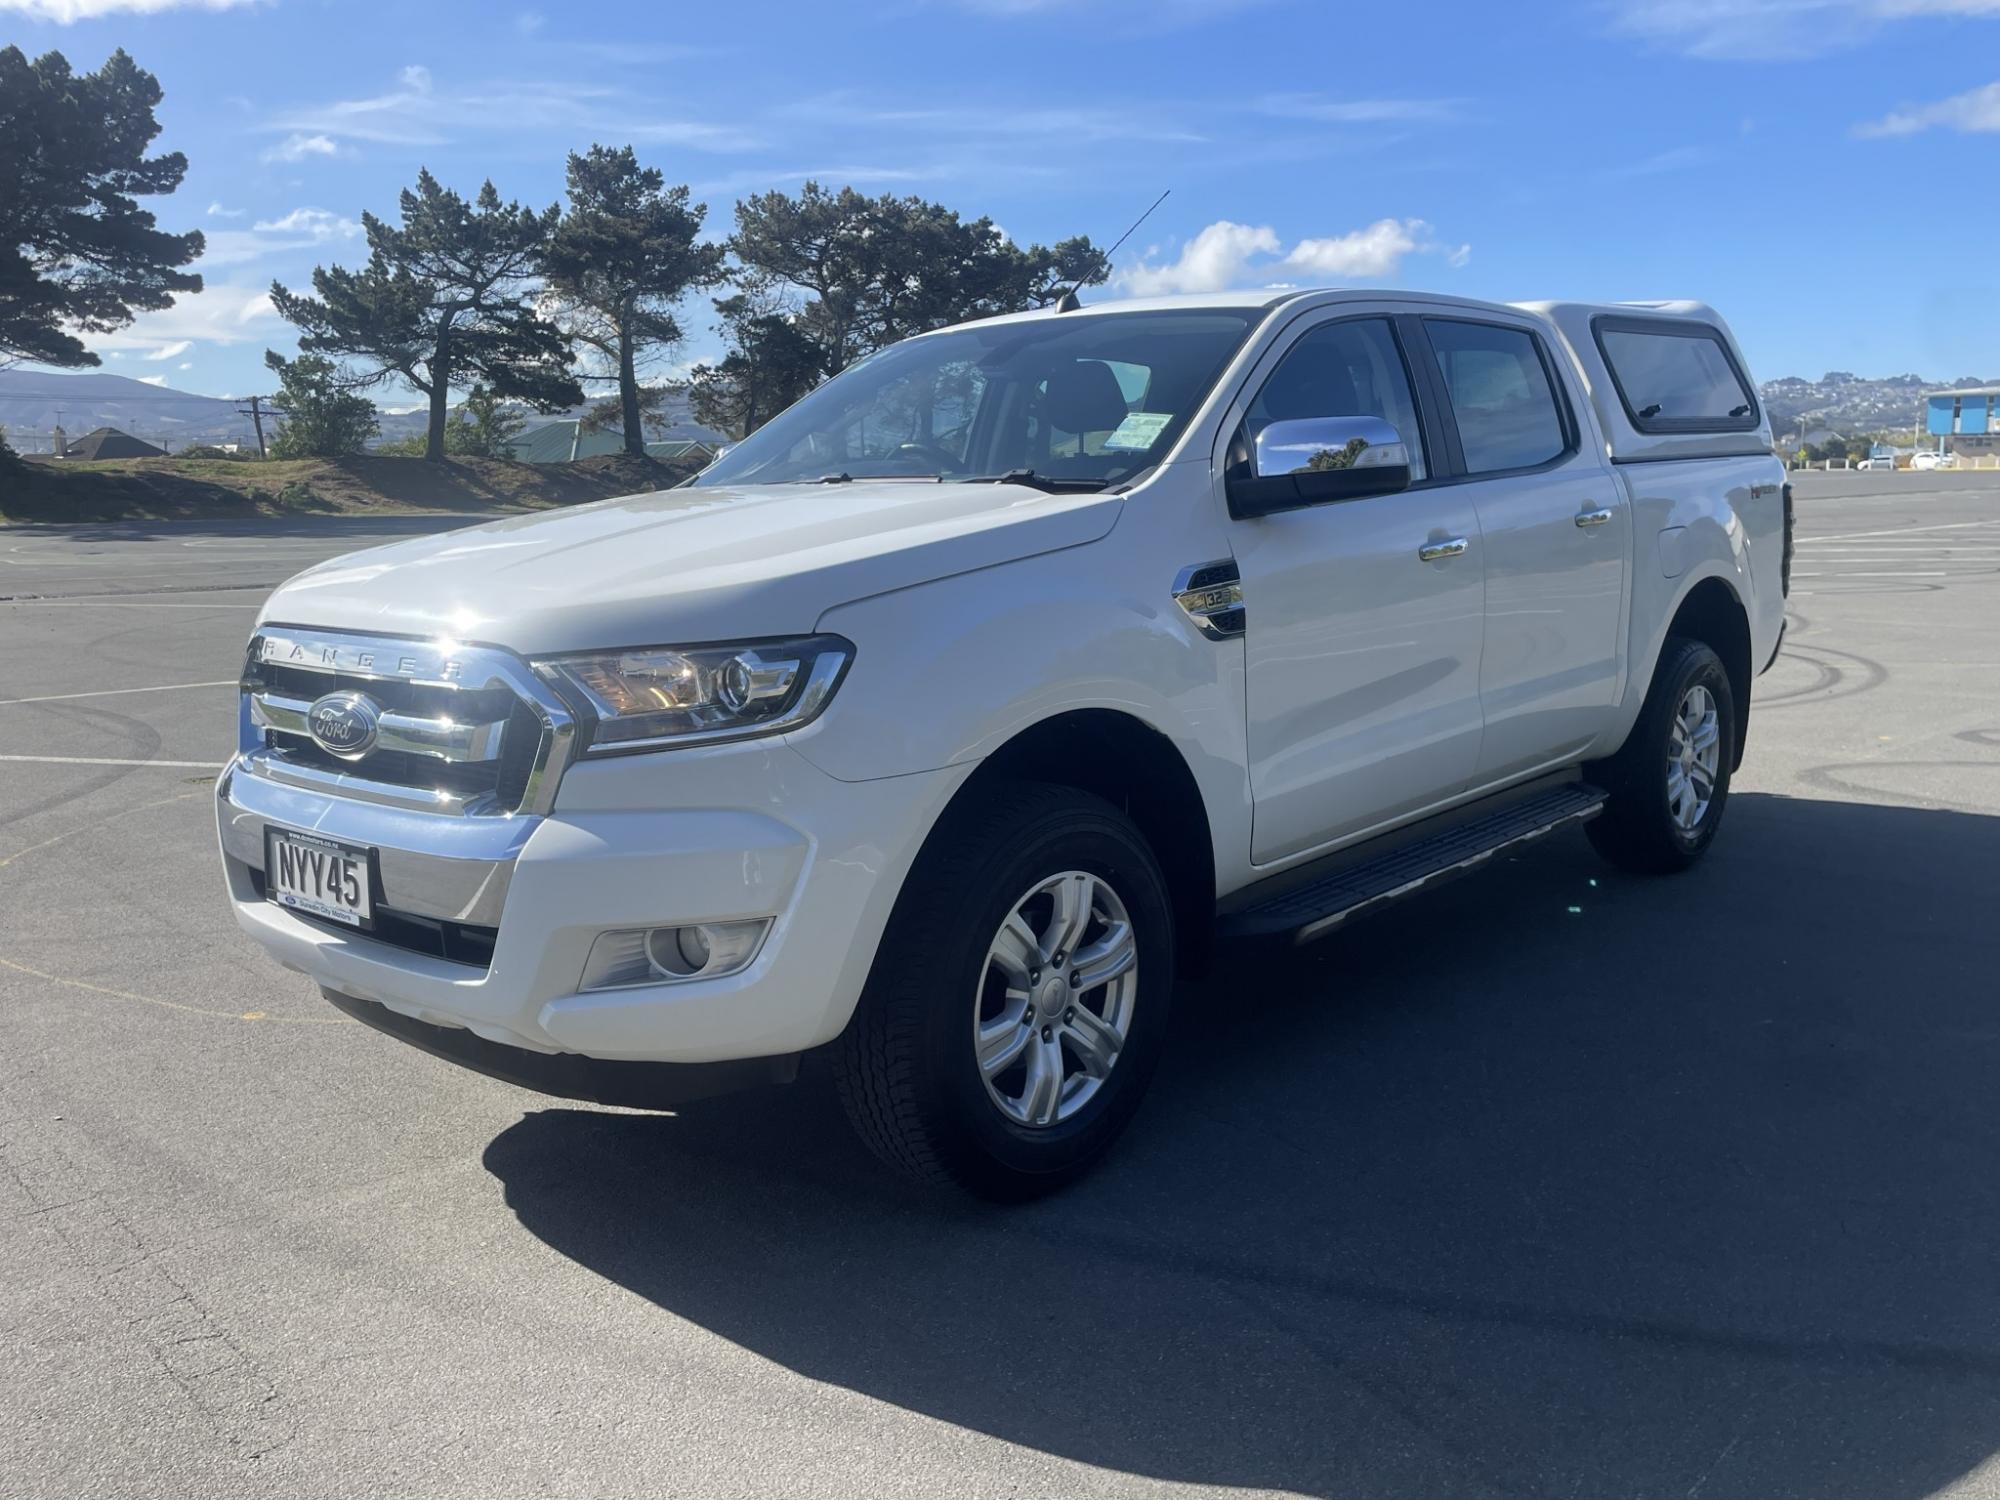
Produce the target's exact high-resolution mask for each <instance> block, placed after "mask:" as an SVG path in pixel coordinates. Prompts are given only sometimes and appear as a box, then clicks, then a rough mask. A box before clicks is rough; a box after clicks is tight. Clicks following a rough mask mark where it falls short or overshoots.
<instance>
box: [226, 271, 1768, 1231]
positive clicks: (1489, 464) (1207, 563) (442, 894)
mask: <svg viewBox="0 0 2000 1500" xmlns="http://www.w3.org/2000/svg"><path fill="white" fill-rule="evenodd" d="M1754 390H1755V387H1754V386H1753V385H1752V384H1751V382H1750V379H1749V377H1748V374H1747V373H1746V371H1745V369H1744V365H1743V361H1742V357H1741V355H1740V353H1739V352H1738V350H1737V348H1736V346H1735V343H1734V341H1733V340H1732V338H1731V337H1730V335H1729V333H1728V331H1727V329H1726V328H1725V327H1724V326H1723V324H1722V322H1721V320H1720V319H1719V318H1718V317H1717V316H1716V315H1715V314H1714V313H1713V312H1712V311H1710V310H1709V309H1708V308H1706V307H1703V306H1700V305H1698V304H1693V303H1649V304H1633V305H1619V306H1586V305H1581V304H1575V303H1543V304H1535V305H1524V306H1496V305H1491V304H1486V303H1478V302H1470V301H1464V300H1460V299H1456V298H1445V297H1429V296H1421V295H1416V294H1412V293H1405V292H1361V291H1339V292H1298V291H1284V292H1260V293H1247V294H1236V295H1218V296H1206V297H1193V298H1180V299H1164V300H1155V301H1141V302H1129V303H1122V304H1112V305H1107V306H1101V307H1092V308H1088V309H1082V310H1064V311H1054V310H1051V311H1046V312H1040V313H1034V314H1029V315H1025V316H1020V317H1009V318H996V319H992V320H990V321H985V322H979V323H973V324H967V325H963V326H960V327H956V328H950V329H946V330H943V331H941V332H938V333H934V334H929V335H926V336H924V337H921V338H916V339H912V340H909V341H908V342H906V343H902V344H898V345H896V346H894V347H892V348H889V349H886V350H884V351H882V352H880V353H878V354H876V355H874V356H872V357H870V358H868V359H866V360H864V361H862V362H860V363H859V364H857V365H855V366H854V367H853V368H851V369H849V370H847V371H846V372H845V373H843V374H842V375H840V376H839V377H838V378H837V379H835V380H832V381H830V382H829V383H828V384H826V385H825V386H823V387H821V388H820V389H819V390H817V391H815V392H814V393H813V394H812V395H810V396H808V397H807V398H805V399H804V400H803V401H801V402H799V403H798V404H797V405H796V406H794V407H792V408H791V409H790V410H788V411H786V412H784V413H783V414H782V415H780V416H779V417H778V418H777V419H775V420H774V421H772V422H771V423H770V424H769V425H768V426H765V427H764V428H762V429H760V430H759V431H757V432H756V433H754V434H753V435H751V436H750V437H749V438H747V439H746V440H744V441H743V442H742V443H741V444H739V445H738V446H736V447H735V448H733V449H731V450H730V451H729V453H728V454H727V455H726V456H724V457H723V458H722V459H720V460H719V461H718V462H716V463H715V464H714V465H712V466H711V467H710V468H709V469H708V470H706V471H705V472H704V473H703V474H702V475H700V476H699V477H698V479H697V480H696V481H695V482H694V484H693V485H692V486H691V487H684V488H680V489H676V490H671V491H666V492H663V493H659V494H648V495H635V496H630V497H627V498H624V499H617V500H609V501H605V502H602V503H599V504H594V505H587V506H582V507H579V508H576V509H572V510H566V511H562V512H557V513H549V514H541V515H536V516H531V517H521V518H515V519H508V520H503V521H499V522H495V523H493V524H490V525H486V526H482V527H477V528H474V529H472V530H466V531H452V532H447V533H444V534H441V535H438V536H433V537H428V538H424V539H421V540H413V541H406V542H400V543H397V544H394V545H391V546H387V547H382V548H379V549H376V550H373V551H369V552H364V553H359V554H356V555H353V556H349V557H344V558H341V559H338V560H336V561H333V562H329V563H326V564H323V565H321V566H319V567H316V568H313V569H310V570H309V571H307V572H305V573H303V574H301V575H299V576H298V577H297V578H295V579H293V580H292V581H291V582H290V583H288V584H286V585H285V586H284V587H282V588H280V589H279V590H278V591H277V592H276V593H275V594H273V595H272V596H271V598H270V599H269V600H268V602H267V603H266V604H265V605H264V607H263V610H262V613H261V615H260V616H259V618H258V622H257V624H256V627H255V634H254V636H253V638H252V640H251V642H250V650H249V655H248V660H247V663H246V665H245V669H244V675H243V693H242V703H241V714H240V721H239V722H240V743H239V749H238V753H237V755H236V756H235V758H234V760H233V761H232V762H231V764H230V766H229V768H228V769H227V771H226V772H225V773H224V774H223V775H222V777H221V779H220V781H219V782H218V784H217V787H216V799H217V803H216V805H217V811H218V814H219V819H220V830H221V843H222V852H223V863H224V867H225V870H226V873H227V880H228V888H229V895H230V898H231V900H232V901H233V903H234V907H235V912H236V916H237V918H238V920H239V922H240V923H241V924H242V926H243V928H244V930H245V931H246V932H248V933H249V934H250V935H251V936H253V937H254V938H256V940H257V941H258V942H259V943H261V944H262V945H263V946H264V947H265V948H266V949H267V950H268V951H269V952H270V953H272V954H273V955H275V956H276V957H277V958H278V959H279V960H280V961H281V962H282V963H284V964H286V965H287V966H289V967H291V968H293V969H296V970H299V971H300V972H302V973H304V974H307V975H309V976H311V977H312V978H313V979H315V980H317V981H318V982H319V984H320V985H321V986H322V987H323V988H324V990H325V992H326V995H327V997H328V998H329V999H330V1000H331V1001H332V1002H333V1003H334V1004H336V1005H338V1006H339V1007H341V1008H342V1009H343V1010H345V1011H347V1012H348V1013H349V1014H351V1015H354V1016H357V1017H359V1018H360V1019H362V1020H364V1021H366V1022H368V1023H369V1024H370V1025H372V1026H375V1027H378V1028H380V1029H381V1030H383V1031H386V1032H389V1033H391V1034H392V1035H395V1036H399V1037H401V1038H403V1039H405V1040H407V1041H409V1042H412V1043H414V1044H416V1045H417V1046H419V1047H422V1048H424V1049H426V1050H428V1051H431V1052H433V1053H436V1054H438V1055H440V1056H442V1057H445V1058H448V1059H451V1060H453V1061H455V1062H459V1063H462V1064H464V1065H467V1066H469V1067H472V1068H476V1069H478V1070H480V1071H482V1072H486V1073H489V1074H493V1075H495V1076H497V1077H500V1078H505V1079H510V1080H512V1081H514V1082H517V1083H521V1084H525V1085H527V1086H529V1087H531V1088H535V1089H540V1090H543V1091H546V1092H549V1093H554V1094H559V1095H565V1096H571V1097H578V1098H584V1099H594V1100H599V1101H603V1102H606V1103H612V1104H623V1105H635V1106H641V1107H648V1106H665V1105H669V1104H672V1103H674V1102H676V1101H679V1100H684V1099H686V1098H689V1097H692V1096H693V1095H696V1094H700V1093H705V1092H713V1091H716V1090H718V1089H723V1088H729V1087H735V1086H738V1085H741V1084H745V1083H749V1082H755V1081H767V1080H769V1081H775V1080H782V1079H786V1078H789V1077H790V1076H792V1074H793V1072H794V1071H795V1069H796V1068H797V1065H798V1061H799V1058H800V1055H801V1054H803V1053H805V1052H807V1051H810V1050H812V1049H819V1048H824V1049H827V1050H828V1051H829V1052H830V1054H831V1060H832V1065H833V1068H834V1071H835V1074H836V1076H837V1077H838V1079H839V1082H840V1087H841V1092H842V1094H843V1096H844V1098H845V1101H846V1104H847V1108H848V1111H849V1113H850V1114H851V1116H852V1118H853V1120H854V1123H855V1124H856V1125H857V1126H858V1127H859V1129H860V1131H861V1133H862V1134H863V1135H864V1136H865V1137H866V1138H867V1139H868V1141H869V1142H870V1144H871V1145H873V1146H874V1148H875V1149H876V1150H877V1151H878V1152H879V1153H880V1154H881V1155H882V1156H883V1157H884V1158H886V1159H887V1160H889V1161H890V1162H892V1163H894V1164H896V1165H897V1166H900V1167H902V1168H905V1169H907V1170H908V1171H910V1172H912V1173H915V1174H916V1175H918V1176H920V1177H923V1178H927V1179H932V1180H939V1181H950V1182H956V1183H958V1184H961V1185H963V1186H965V1187H968V1188H970V1189H972V1190H974V1191H977V1192H980V1193H984V1194H988V1195H992V1196H996V1197H1016V1196H1021V1195H1025V1194H1029V1193H1034V1192H1038V1191H1042V1190H1045V1189H1047V1188H1050V1187H1052V1186H1055V1185H1057V1184H1059V1183H1062V1182H1064V1181H1066V1180H1068V1179H1070V1178H1072V1177H1074V1176H1075V1175H1077V1174H1078V1173H1080V1172H1081V1171H1082V1170H1084V1169H1085V1168H1086V1167H1087V1166H1088V1165H1089V1164H1090V1163H1091V1162H1092V1161H1093V1160H1094V1159H1096V1158H1097V1157H1098V1156H1099V1155H1100V1154H1101V1153H1102V1152H1103V1151H1104V1150H1105V1148H1106V1147H1107V1146H1108V1145H1109V1144H1110V1142H1111V1141H1112V1139H1113V1138H1114V1137H1115V1136H1116V1135H1117V1134H1118V1132H1119V1131H1120V1130H1121V1129H1122V1128H1123V1127H1124V1125H1125V1123H1126V1122H1127V1120H1128V1119H1129V1118H1130V1117H1131V1115H1132V1113H1133V1110H1134V1109H1135V1107H1136V1106H1137V1104H1138V1102H1139V1098H1140V1095H1141V1094H1142V1093H1143V1091H1144V1090H1145V1088H1146V1085H1147V1083H1148V1081H1149V1079H1150V1078H1151V1076H1152V1073H1153V1069H1154V1064H1155V1062H1156V1060H1157V1059H1158V1057H1159V1055H1160V1049H1161V1044H1162V1041H1163V1038H1164V1036H1165V1034H1166V1028H1167V1020H1168V1012H1169V1009H1170V1007H1171V1005H1172V1003H1173V1000H1174V990H1175V981H1176V979H1177V978H1179V977H1183V976H1188V975H1191V974H1196V973H1199V972H1201V971H1202V970H1203V968H1204V966H1205V965H1206V964H1207V963H1208V960H1209V955H1210V952H1211V948H1212V946H1213V944H1214V943H1215V941H1216V940H1217V938H1218V936H1220V937H1225V938H1232V939H1234V938H1245V937H1254V936H1259V935H1263V936H1276V937H1281V938H1284V939H1291V940H1299V941H1303V940H1306V939H1309V938H1312V937H1316V936H1319V935H1321V934H1323V933H1326V932H1329V931H1332V930H1334V929H1335V928H1338V927H1340V926H1341V925H1342V924H1344V923H1346V922H1348V921H1349V920H1351V919H1352V918H1354V917H1355V916H1357V915H1359V914H1361V913H1363V912H1366V911H1368V910H1370V909H1371V908H1373V907H1375V906H1377V905H1379V904H1381V903H1383V902H1386V901H1390V900H1393V899H1396V898H1398V897H1401V896H1403V895H1406V894H1409V893H1411V892H1413V891H1416V890H1418V889H1420V888H1422V887H1423V886H1425V885H1427V884H1430V883H1431V882H1433V881H1436V880H1438V879H1442V878H1444V877H1446V876H1448V875H1452V874H1455V873H1457V872H1460V871H1463V870H1466V869H1469V868H1471V867H1474V866H1476V865H1478V864H1479V863H1481V862H1482V861H1484V860H1486V859H1487V858H1489V857H1490V856H1491V855H1493V854H1494V853H1496V852H1498V851H1500V850H1502V849H1506V848H1509V847H1512V846H1514V845H1517V844H1520V843H1523V842H1525V841H1528V840H1531V839H1536V838H1540V837H1542V836H1545V835H1548V834H1551V833H1554V832H1556V831H1557V830H1560V829H1564V828H1568V827H1570V826H1571V825H1577V824H1582V825H1585V826H1586V828H1587V830H1588V832H1589V834H1590V836H1591V838H1592V840H1593V841H1594V842H1595V844H1596V846H1597V848H1598V849H1599V850H1600V851H1601V852H1602V853H1603V854H1604V855H1605V856H1607V857H1608V858H1609V859H1610V860H1611V861H1612V862H1613V863H1615V864H1617V865H1619V866H1622V867H1624V868H1627V869H1631V870H1639V871H1647V872H1663V873H1664V872H1671V871H1677V870H1682V869H1685V868H1687V867H1688V866H1690V865H1692V864H1694V863H1695V861H1697V860H1698V859H1699V858H1700V857H1701V856H1702V854H1703V853H1704V851H1706V850H1707V848H1708V847H1709V845H1710V843H1711V842H1712V841H1713V840H1714V838H1715V837H1716V833H1717V830H1718V827H1719V825H1720V824H1721V822H1722V819H1723V814H1724V811H1725V809H1726V805H1727V801H1728V796H1729V784H1730V776H1731V773H1732V771H1733V770H1734V769H1735V767H1736V766H1737V764H1738V762H1739V761H1740V759H1741V757H1742V754H1743V747H1744V741H1745V735H1746V732H1747V728H1748V722H1749V710H1750V703H1751V682H1752V679H1753V677H1754V676H1755V675H1756V674H1757V673H1759V672H1760V671H1762V670H1763V669H1764V668H1765V667H1767V666H1768V665H1769V664H1770V662H1771V661H1772V659H1773V658H1774V657H1775V656H1776V654H1777V651H1778V648H1779V643H1780V639H1781V636H1782V632H1783V619H1784V599H1785V592H1786V587H1787V581H1788V575H1789V551H1790V524H1789V511H1790V500H1789V493H1788V490H1787V489H1786V487H1785V485H1784V475H1783V471H1782V469H1781V467H1780V465H1779V463H1778V461H1777V459H1776V458H1774V457H1773V456H1772V452H1771V434H1770V430H1769V427H1768V425H1767V424H1766V422H1765V420H1764V418H1763V416H1762V414H1761V412H1760V411H1759V409H1758V405H1757V402H1756V398H1755V396H1754V395H1753V394H1752V392H1753V391H1754ZM1680 899H1683V900H1698V899H1699V898H1698V897H1696V896H1691V895H1687V894H1685V893H1683V895H1682V897H1681V898H1680ZM1491 960H1492V955H1487V956H1485V957H1484V958H1482V957H1481V956H1479V955H1468V957H1467V961H1468V966H1469V971H1470V970H1471V969H1476V968H1477V966H1479V965H1480V964H1483V963H1486V962H1489V961H1491ZM1192 994H1193V996H1194V997H1195V999H1194V1003H1196V1004H1199V1005H1205V1006H1210V1007H1217V1006H1219V1007H1222V1008H1223V1009H1225V1010H1226V1009H1228V1008H1230V1007H1234V1006H1238V1005H1242V1004H1245V1003H1248V1002H1247V1001H1246V1000H1245V998H1244V997H1243V996H1242V995H1241V994H1240V993H1239V992H1238V991H1237V990H1236V989H1235V988H1234V987H1232V986H1231V985H1228V984H1224V983H1220V982H1215V983H1212V984H1211V985H1210V986H1209V987H1207V988H1206V989H1204V990H1200V991H1195V992H1192Z"/></svg>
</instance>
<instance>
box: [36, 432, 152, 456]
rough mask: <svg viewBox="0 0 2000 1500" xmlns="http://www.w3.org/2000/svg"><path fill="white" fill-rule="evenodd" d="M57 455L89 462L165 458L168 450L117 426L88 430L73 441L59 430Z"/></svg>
mask: <svg viewBox="0 0 2000 1500" xmlns="http://www.w3.org/2000/svg"><path fill="white" fill-rule="evenodd" d="M56 456H57V457H59V458H66V459H81V460H83V461H84V462H86V463H87V462H89V461H90V460H92V459H98V458H165V457H166V456H167V450H166V449H164V448H156V447H154V446H153V445H152V444H151V443H149V442H146V441H145V440H143V439H141V438H135V437H133V436H132V434H131V433H129V432H120V431H119V430H118V429H117V428H116V427H100V428H98V429H97V430H96V431H95V432H86V433H85V434H84V435H83V436H82V437H80V438H78V439H77V440H76V441H75V442H73V443H71V442H65V441H62V440H61V437H60V432H58V441H57V448H56Z"/></svg>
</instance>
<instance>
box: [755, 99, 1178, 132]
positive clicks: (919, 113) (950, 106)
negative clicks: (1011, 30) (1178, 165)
mask: <svg viewBox="0 0 2000 1500" xmlns="http://www.w3.org/2000/svg"><path fill="white" fill-rule="evenodd" d="M777 113H778V114H779V116H780V117H782V118H783V119H785V120H787V121H791V122H794V123H796V124H799V125H801V126H804V127H806V128H808V129H811V130H815V131H825V130H828V129H841V128H846V127H850V126H865V127H880V128H884V129H889V130H894V131H895V132H897V133H898V135H899V136H904V137H907V136H909V135H911V134H919V135H922V136H924V137H930V136H943V135H949V136H968V137H976V138H978V139H980V140H991V139H993V138H995V137H1001V136H1006V137H1016V138H1023V139H1045V140H1049V141H1058V142H1062V143H1065V144H1072V143H1076V142H1082V141H1152V142H1157V143H1163V144H1169V145H1193V144H1199V143H1201V142H1204V141H1206V140H1208V139H1209V138H1208V137H1207V136H1206V135H1203V134H1201V133H1200V132H1199V131H1196V130H1191V129H1189V128H1188V127H1187V126H1186V125H1185V124H1182V123H1180V120H1179V114H1180V112H1179V111H1173V110H1165V109H1162V108H1160V107H1158V106H1157V105H1155V106H1152V107H1140V106H1130V107H1123V108H1121V107H1118V106H1115V105H1102V106H1093V105H1073V104H1065V105H1049V106H1042V107H1035V108H1030V107H1025V106H1024V105H1023V104H1022V103H1021V102H1020V101H1019V100H1008V101H1005V102H1003V103H998V104H995V105H994V106H993V107H991V108H980V107H978V106H977V104H976V103H975V102H973V101H970V100H968V99H966V98H963V97H961V98H958V99H955V100H951V101H948V102H946V103H943V104H911V103H904V102H884V100H883V99H882V97H881V96H879V95H873V94H865V93H861V92H858V91H856V90H852V89H841V90H836V91H834V92H831V93H824V94H813V95H809V96H807V97H805V98H802V99H796V100H793V101H792V102H791V103H789V104H786V105H783V106H781V107H780V109H779V110H778V111H777Z"/></svg>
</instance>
